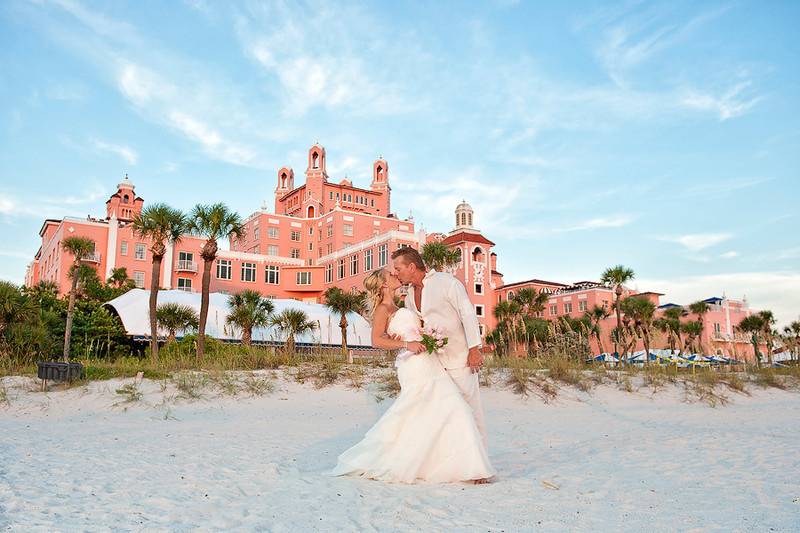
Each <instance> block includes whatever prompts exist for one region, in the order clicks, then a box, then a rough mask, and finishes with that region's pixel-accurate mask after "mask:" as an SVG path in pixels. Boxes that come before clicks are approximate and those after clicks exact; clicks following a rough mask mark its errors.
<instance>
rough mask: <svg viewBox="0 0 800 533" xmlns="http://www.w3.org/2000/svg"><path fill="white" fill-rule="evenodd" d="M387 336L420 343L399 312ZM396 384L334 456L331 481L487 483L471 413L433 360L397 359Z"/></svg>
mask: <svg viewBox="0 0 800 533" xmlns="http://www.w3.org/2000/svg"><path fill="white" fill-rule="evenodd" d="M388 332H389V333H390V334H392V335H399V336H400V337H401V338H402V339H403V340H408V341H412V340H420V336H419V318H418V317H417V315H416V314H415V313H414V312H413V311H410V310H408V309H403V308H401V309H399V310H398V311H397V312H396V313H395V314H394V316H393V317H392V319H391V320H390V322H389V327H388ZM402 355H403V354H401V356H402ZM397 378H398V380H399V381H400V386H401V391H400V394H399V395H398V397H397V399H395V401H394V403H393V404H392V406H391V407H390V408H389V409H388V410H387V411H386V413H384V415H383V416H382V417H381V418H380V420H378V422H377V423H376V424H375V425H374V426H373V427H372V428H371V429H370V430H369V431H368V432H367V434H366V435H365V436H364V439H363V440H362V441H361V442H359V443H358V444H356V445H355V446H353V447H352V448H350V449H349V450H347V451H345V452H344V453H343V454H342V455H340V456H339V460H338V464H337V465H336V468H335V469H334V470H333V475H337V476H341V475H357V476H363V477H367V478H371V479H378V480H382V481H392V482H401V483H419V482H428V483H448V482H456V481H468V480H473V479H484V478H489V477H492V476H493V475H494V474H495V470H494V469H493V468H492V465H491V463H490V462H489V457H488V454H487V452H486V448H485V446H484V444H483V439H482V437H481V434H480V432H479V431H478V427H477V426H476V424H475V418H474V415H473V413H472V408H471V407H470V406H469V404H468V403H467V402H466V401H465V400H464V398H463V396H462V395H461V391H460V390H459V389H458V387H457V386H456V385H455V383H453V381H452V379H451V378H450V376H449V375H448V374H447V371H446V370H445V369H444V368H443V367H442V365H441V363H439V360H438V358H437V356H436V355H435V354H434V355H430V354H427V353H422V354H417V355H411V356H409V357H405V358H404V357H398V363H397Z"/></svg>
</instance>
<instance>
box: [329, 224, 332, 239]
mask: <svg viewBox="0 0 800 533" xmlns="http://www.w3.org/2000/svg"><path fill="white" fill-rule="evenodd" d="M328 237H333V224H328Z"/></svg>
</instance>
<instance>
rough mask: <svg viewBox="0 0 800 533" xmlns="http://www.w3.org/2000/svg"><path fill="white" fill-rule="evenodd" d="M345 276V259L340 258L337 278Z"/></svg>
mask: <svg viewBox="0 0 800 533" xmlns="http://www.w3.org/2000/svg"><path fill="white" fill-rule="evenodd" d="M343 278H344V259H339V264H338V265H337V268H336V279H343Z"/></svg>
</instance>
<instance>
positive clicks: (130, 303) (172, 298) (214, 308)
mask: <svg viewBox="0 0 800 533" xmlns="http://www.w3.org/2000/svg"><path fill="white" fill-rule="evenodd" d="M149 299H150V291H148V290H144V289H132V290H130V291H128V292H126V293H125V294H123V295H122V296H120V297H118V298H115V299H113V300H111V301H110V302H108V303H106V305H107V306H108V307H110V308H112V309H113V310H114V311H115V312H116V313H117V314H118V315H119V317H120V319H122V325H123V326H124V327H125V331H126V332H127V333H128V335H130V336H132V337H134V338H138V339H149V338H150V321H149V316H150V313H149V311H148V306H149ZM168 302H172V303H177V304H181V305H188V306H189V307H192V308H194V310H195V311H197V313H198V314H199V313H200V293H196V292H186V291H180V290H163V291H158V303H159V305H161V304H164V303H168ZM272 303H273V304H274V306H275V314H278V313H280V312H281V311H283V310H285V309H299V310H301V311H304V312H305V313H306V315H307V316H308V319H309V320H310V321H312V322H316V323H317V325H318V328H317V330H316V331H314V332H313V333H309V334H303V335H298V336H297V343H298V344H309V345H317V344H322V345H331V346H341V345H342V332H341V329H340V328H339V316H338V315H336V314H333V313H331V312H330V310H329V309H328V308H327V307H325V306H324V305H322V304H312V303H304V302H299V301H297V300H277V299H275V300H272ZM229 312H230V307H229V306H228V295H227V294H222V293H218V292H212V293H211V294H210V295H209V306H208V321H207V323H206V335H209V336H211V337H214V338H215V339H219V340H222V341H240V340H241V332H240V331H238V329H236V328H234V327H232V326H229V325H228V324H227V323H226V320H227V317H228V313H229ZM347 323H348V326H347V344H348V346H352V347H354V348H355V347H359V348H361V347H369V346H370V342H371V338H372V329H371V327H370V325H369V322H367V321H366V319H364V317H362V316H361V315H357V314H355V313H350V314H348V315H347ZM159 335H166V332H165V331H160V332H159ZM285 340H286V339H285V338H284V337H283V336H281V335H280V334H279V333H278V332H277V331H275V328H272V327H267V328H257V329H255V330H253V342H256V343H258V342H283V341H285Z"/></svg>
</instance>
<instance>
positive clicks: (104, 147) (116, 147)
mask: <svg viewBox="0 0 800 533" xmlns="http://www.w3.org/2000/svg"><path fill="white" fill-rule="evenodd" d="M92 145H93V146H94V147H95V148H97V149H98V150H101V151H104V152H111V153H112V154H116V155H118V156H119V157H121V158H122V159H124V160H125V161H127V162H128V164H129V165H135V164H136V162H137V161H138V160H139V155H138V154H137V153H136V151H135V150H134V149H133V148H131V147H130V146H125V145H124V144H113V143H110V142H106V141H101V140H99V139H93V140H92Z"/></svg>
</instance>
